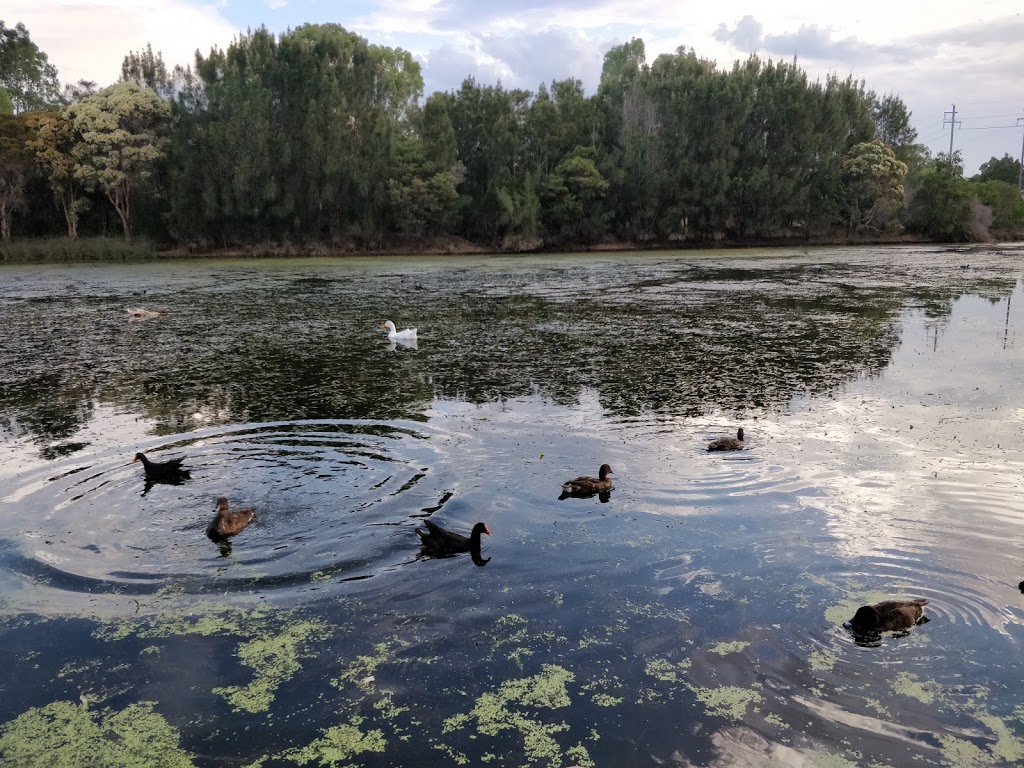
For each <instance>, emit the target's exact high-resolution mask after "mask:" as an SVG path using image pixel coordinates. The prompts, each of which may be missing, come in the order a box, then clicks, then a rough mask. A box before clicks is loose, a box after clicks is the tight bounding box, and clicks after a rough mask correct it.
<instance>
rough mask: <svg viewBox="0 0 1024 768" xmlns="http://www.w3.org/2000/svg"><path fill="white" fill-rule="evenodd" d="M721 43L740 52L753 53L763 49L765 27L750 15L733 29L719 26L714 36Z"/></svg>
mask: <svg viewBox="0 0 1024 768" xmlns="http://www.w3.org/2000/svg"><path fill="white" fill-rule="evenodd" d="M712 37H714V38H715V40H717V41H718V42H720V43H731V44H732V46H733V47H734V48H736V49H738V50H740V51H746V52H748V53H752V52H754V51H756V50H757V49H758V48H760V47H761V43H762V41H763V40H764V25H763V24H761V22H759V21H758V20H757V19H755V18H754V17H753V16H750V15H749V14H748V15H746V16H744V17H743V18H742V19H740V20H739V21H738V22H736V26H735V27H734V28H733V29H729V28H728V27H727V26H726V25H725V24H719V25H718V29H716V30H715V33H714V34H713V35H712Z"/></svg>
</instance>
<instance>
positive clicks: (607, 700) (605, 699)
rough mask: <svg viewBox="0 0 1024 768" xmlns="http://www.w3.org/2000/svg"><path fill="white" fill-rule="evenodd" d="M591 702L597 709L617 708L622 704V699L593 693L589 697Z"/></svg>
mask: <svg viewBox="0 0 1024 768" xmlns="http://www.w3.org/2000/svg"><path fill="white" fill-rule="evenodd" d="M591 701H593V702H594V703H595V704H597V706H599V707H617V706H618V705H619V704H621V703H622V697H621V696H610V695H609V694H607V693H595V694H594V695H593V696H592V697H591Z"/></svg>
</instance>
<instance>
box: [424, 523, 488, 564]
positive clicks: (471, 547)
mask: <svg viewBox="0 0 1024 768" xmlns="http://www.w3.org/2000/svg"><path fill="white" fill-rule="evenodd" d="M423 524H424V525H425V526H426V530H424V529H423V528H417V529H416V535H417V536H419V537H420V544H422V545H423V549H424V550H425V551H427V552H429V553H430V554H432V555H454V554H457V553H459V552H473V553H475V554H477V555H479V554H480V536H481V535H482V534H485V533H486V534H487V535H488V536H490V535H491V531H490V529H489V528H488V527H487V526H486V525H485V524H484V523H477V524H476V525H474V526H473V530H472V531H471V532H470V534H469V536H463V535H462V534H461V533H455V532H454V531H449V530H446V529H444V528H442V527H441V526H440V525H438V524H437V523H435V522H434V521H433V520H424V521H423Z"/></svg>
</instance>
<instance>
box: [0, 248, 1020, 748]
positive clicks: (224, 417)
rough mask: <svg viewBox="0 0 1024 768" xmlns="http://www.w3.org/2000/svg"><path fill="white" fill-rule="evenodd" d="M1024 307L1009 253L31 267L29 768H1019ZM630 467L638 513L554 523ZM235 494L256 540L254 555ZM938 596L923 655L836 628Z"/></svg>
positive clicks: (14, 541) (0, 500)
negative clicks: (143, 315)
mask: <svg viewBox="0 0 1024 768" xmlns="http://www.w3.org/2000/svg"><path fill="white" fill-rule="evenodd" d="M968 264H969V265H970V266H969V267H967V266H966V265H968ZM1022 273H1024V247H1018V246H1004V247H989V248H972V249H959V250H954V249H948V248H940V247H934V248H922V247H912V248H911V247H907V248H884V249H795V250H785V251H780V250H773V251H738V252H716V253H711V254H708V253H686V254H666V253H658V254H653V255H645V254H625V255H623V254H614V255H595V254H590V255H586V256H543V257H522V258H508V257H491V258H472V259H466V258H457V257H449V258H444V259H436V260H430V259H411V258H410V259H404V258H380V259H372V260H371V259H343V260H315V261H314V260H309V261H297V260H290V261H272V260H260V261H198V262H161V263H152V264H141V265H131V266H124V265H102V266H34V267H24V266H18V267H2V268H0V658H3V659H4V660H5V663H4V665H3V670H2V671H0V692H2V695H0V723H2V724H3V725H0V756H2V758H3V759H4V760H6V761H7V762H6V763H5V765H6V764H10V765H12V766H22V765H25V766H33V765H46V766H51V767H52V766H54V765H61V764H63V763H61V762H60V761H61V760H65V761H66V764H68V765H71V764H75V762H74V761H75V760H76V759H80V756H81V755H83V754H89V755H91V756H93V759H94V760H95V764H96V765H102V766H107V765H110V766H114V765H153V766H157V765H159V766H163V765H168V766H171V765H173V766H189V765H196V766H278V765H282V766H289V765H314V766H315V765H321V764H322V765H328V766H349V765H352V766H396V765H402V766H415V765H424V766H426V765H431V766H434V765H481V764H489V765H495V766H551V767H553V768H559V767H560V766H561V767H564V768H568V767H569V766H589V765H596V766H615V767H618V766H680V767H682V766H707V765H714V766H734V765H767V764H772V765H794V766H812V765H813V766H823V767H833V768H839V767H841V766H860V765H888V766H901V765H916V764H948V765H955V766H974V765H1014V764H1019V763H1020V762H1022V761H1024V695H1022V693H1021V691H1022V690H1024V661H1022V658H1021V651H1022V644H1024V595H1022V594H1021V592H1020V591H1019V590H1018V586H1017V585H1018V582H1020V581H1021V579H1024V493H1022V490H1024V430H1022V426H1024V285H1022ZM133 306H143V307H147V308H151V309H166V310H168V314H166V315H164V316H161V317H159V318H155V319H151V320H144V321H133V320H130V319H129V318H128V316H127V313H126V311H125V310H126V308H127V307H133ZM386 319H391V320H393V321H395V323H396V324H397V325H398V326H399V327H400V328H401V327H404V326H406V325H415V326H417V327H418V329H419V340H418V344H417V345H416V346H415V347H412V346H407V345H403V344H398V345H395V344H389V342H388V340H387V337H386V334H385V332H384V331H382V330H380V329H379V328H378V325H379V324H380V323H381V322H383V321H384V320H386ZM739 426H742V427H744V428H745V431H746V437H747V440H746V447H745V449H744V450H742V451H739V452H735V453H727V454H710V453H707V452H706V451H705V450H704V447H705V445H706V444H707V441H708V440H710V439H712V438H715V437H718V436H722V435H728V434H735V431H736V428H737V427H739ZM136 451H144V452H145V453H146V454H147V455H148V456H149V457H150V458H151V459H154V460H165V459H167V458H170V457H173V456H185V457H186V466H188V467H189V469H190V470H191V478H190V479H188V480H186V481H185V482H183V483H180V484H176V485H169V484H147V483H146V482H145V481H144V478H143V474H142V471H141V468H140V466H139V464H137V463H132V462H131V459H132V456H133V455H134V453H135V452H136ZM606 462H607V463H609V464H610V465H611V466H612V467H613V469H614V471H615V474H614V477H615V478H616V480H615V488H614V490H613V491H612V492H611V494H610V496H606V497H605V498H603V499H602V498H598V497H593V498H590V499H575V498H570V499H565V500H561V501H560V500H559V498H558V497H559V491H560V486H561V484H562V483H563V482H564V481H566V480H568V479H570V478H573V477H575V476H577V475H581V474H596V473H597V469H598V467H599V466H600V465H601V464H602V463H606ZM219 496H226V497H228V498H229V499H230V500H231V502H232V504H233V505H236V506H250V505H251V506H254V507H255V508H256V518H255V521H254V522H253V524H252V525H251V526H249V528H247V529H246V530H245V531H243V532H242V533H241V534H240V535H238V536H237V537H235V538H234V539H233V540H232V542H231V546H230V547H219V546H218V545H217V544H215V543H214V542H211V541H210V540H208V539H207V538H206V536H205V529H206V526H207V524H208V523H209V521H210V519H211V518H212V516H213V509H214V502H215V500H216V498H217V497H219ZM426 517H429V518H431V519H432V520H434V521H436V522H439V523H441V524H443V525H445V526H448V527H452V528H454V529H456V530H459V531H462V532H464V533H465V532H468V531H469V529H470V528H471V527H472V525H473V524H474V523H475V522H477V521H483V522H485V523H487V525H488V527H489V529H490V531H491V532H492V534H493V535H492V536H491V537H490V538H489V539H488V538H487V537H484V539H485V541H484V551H483V558H477V561H476V562H475V561H474V559H472V558H471V557H470V556H469V555H462V556H457V557H451V558H444V559H430V558H426V557H422V556H420V553H419V547H418V539H417V537H416V535H415V534H414V529H415V528H416V526H417V524H419V523H420V521H422V519H423V518H426ZM477 563H480V564H477ZM916 597H924V598H928V599H929V600H930V604H929V606H928V608H927V609H926V615H927V616H928V617H929V618H930V621H929V622H928V623H927V624H923V625H921V626H917V627H914V628H913V629H912V630H910V631H909V632H907V633H904V634H902V635H892V634H888V635H884V636H882V637H881V638H880V639H875V640H874V641H873V642H864V641H863V639H862V638H855V637H854V636H853V635H852V634H851V633H850V632H849V631H847V630H846V629H845V628H844V627H843V622H844V621H846V620H847V619H849V618H850V617H851V616H852V615H853V612H854V610H855V609H856V607H857V606H858V605H861V604H862V603H865V602H875V601H878V600H882V599H887V598H916ZM147 761H148V762H147Z"/></svg>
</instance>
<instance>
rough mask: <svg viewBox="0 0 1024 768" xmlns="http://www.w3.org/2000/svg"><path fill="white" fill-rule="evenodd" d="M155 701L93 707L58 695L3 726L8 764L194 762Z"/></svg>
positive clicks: (0, 751) (137, 766) (104, 767)
mask: <svg viewBox="0 0 1024 768" xmlns="http://www.w3.org/2000/svg"><path fill="white" fill-rule="evenodd" d="M153 706H154V705H153V703H152V702H140V703H138V704H132V705H130V706H128V707H126V708H125V709H122V710H120V711H112V710H102V711H90V710H88V709H87V708H86V707H85V706H79V705H77V704H73V703H71V702H70V701H55V702H53V703H52V704H47V705H46V706H45V707H37V708H34V709H30V710H28V711H27V712H24V713H22V714H21V715H19V716H18V717H17V718H15V719H14V720H13V721H11V722H9V723H7V724H5V725H3V726H2V727H0V757H2V760H0V762H2V764H3V765H10V766H12V768H13V766H17V768H79V766H83V765H88V766H89V768H194V765H195V763H193V762H192V756H191V755H190V754H189V753H187V752H185V751H184V750H182V749H181V747H180V746H179V744H178V742H179V735H178V732H177V730H175V729H174V728H173V727H171V725H170V724H169V723H168V722H167V721H166V720H164V718H163V717H162V716H160V715H159V714H157V713H156V712H154V711H153Z"/></svg>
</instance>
